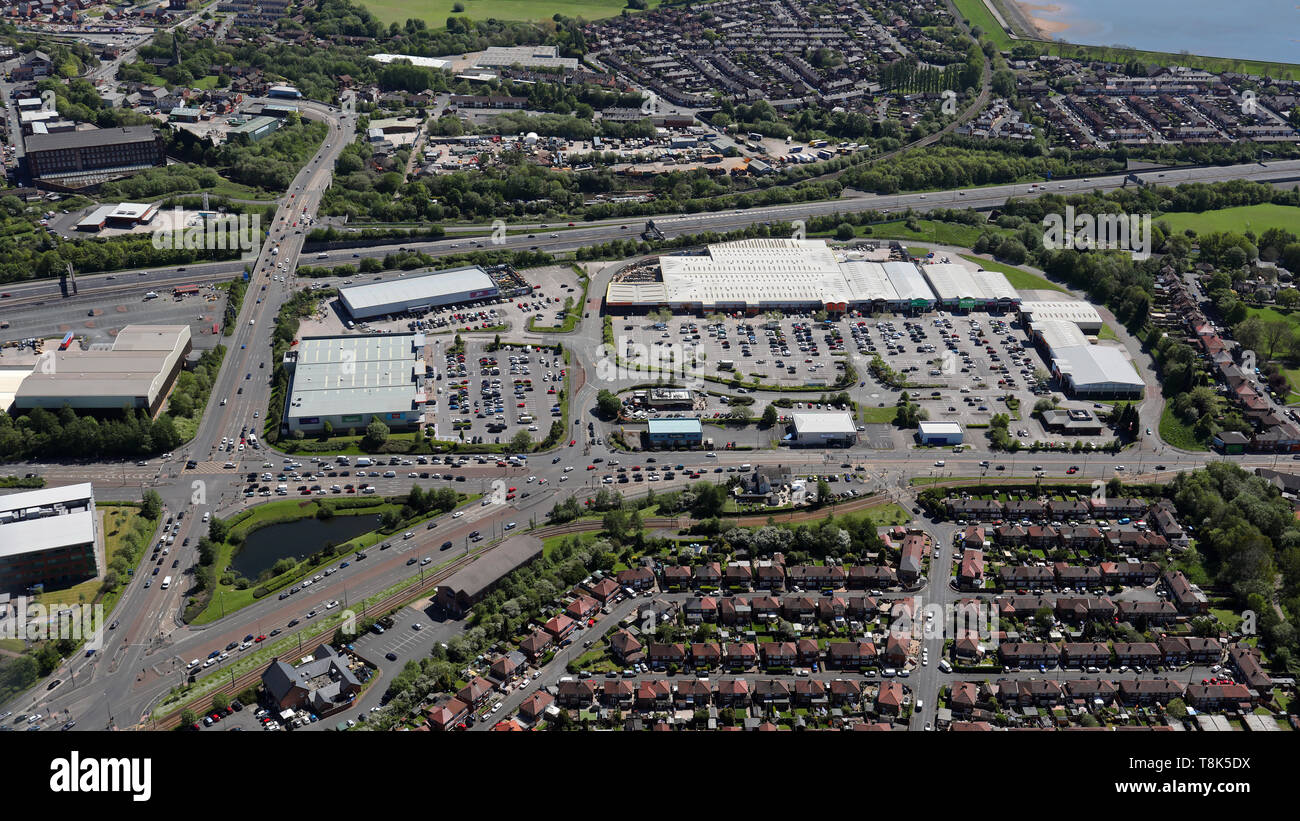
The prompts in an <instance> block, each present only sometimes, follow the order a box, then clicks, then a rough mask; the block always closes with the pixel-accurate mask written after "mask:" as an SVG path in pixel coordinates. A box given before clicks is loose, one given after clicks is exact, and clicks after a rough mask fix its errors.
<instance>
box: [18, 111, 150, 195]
mask: <svg viewBox="0 0 1300 821" xmlns="http://www.w3.org/2000/svg"><path fill="white" fill-rule="evenodd" d="M26 148H27V162H28V165H29V167H30V169H31V173H32V177H34V178H35V179H37V180H39V181H41V182H47V183H55V184H58V185H61V186H64V187H69V188H76V187H84V186H87V185H93V184H96V183H100V182H104V181H106V180H110V179H113V178H114V177H118V176H123V175H126V174H130V173H134V172H136V171H141V170H143V169H146V168H153V167H155V166H160V165H164V164H166V162H167V158H166V155H165V153H164V150H163V141H162V136H161V135H159V134H158V133H157V132H156V131H154V130H153V129H152V128H150V127H149V126H147V125H140V126H127V127H124V128H97V129H94V130H91V131H64V132H60V133H56V134H33V135H32V136H30V137H28V138H27V140H26Z"/></svg>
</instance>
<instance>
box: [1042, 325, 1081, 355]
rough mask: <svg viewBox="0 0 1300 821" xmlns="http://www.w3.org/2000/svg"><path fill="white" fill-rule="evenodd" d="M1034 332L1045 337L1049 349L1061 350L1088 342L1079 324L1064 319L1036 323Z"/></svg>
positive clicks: (1044, 340)
mask: <svg viewBox="0 0 1300 821" xmlns="http://www.w3.org/2000/svg"><path fill="white" fill-rule="evenodd" d="M1034 332H1035V333H1037V334H1038V335H1039V336H1041V337H1042V338H1043V343H1044V344H1046V345H1047V348H1048V350H1051V351H1059V350H1063V349H1065V348H1077V347H1080V346H1082V345H1087V344H1088V337H1086V336H1084V335H1083V331H1081V330H1079V326H1078V325H1076V324H1074V323H1073V322H1070V321H1068V320H1064V319H1048V320H1044V321H1042V322H1035V323H1034Z"/></svg>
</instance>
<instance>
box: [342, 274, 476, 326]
mask: <svg viewBox="0 0 1300 821" xmlns="http://www.w3.org/2000/svg"><path fill="white" fill-rule="evenodd" d="M500 293H501V292H500V290H499V289H498V288H497V284H496V282H495V281H494V280H493V279H492V277H491V276H489V275H488V273H487V271H484V270H483V269H482V268H480V267H479V266H477V265H469V266H466V267H463V268H447V269H444V270H441V271H430V272H428V273H425V274H420V275H417V276H407V277H402V278H401V279H394V280H392V281H390V282H375V283H372V284H370V285H353V286H352V287H349V288H340V289H339V301H340V302H341V303H342V304H343V307H344V308H346V309H347V311H348V313H349V314H351V316H352V318H353V319H371V318H374V317H380V316H391V315H393V314H400V313H405V312H407V311H424V310H427V309H429V308H432V307H435V306H439V305H456V304H460V303H465V302H473V301H475V300H480V299H492V298H495V297H497V296H499V295H500Z"/></svg>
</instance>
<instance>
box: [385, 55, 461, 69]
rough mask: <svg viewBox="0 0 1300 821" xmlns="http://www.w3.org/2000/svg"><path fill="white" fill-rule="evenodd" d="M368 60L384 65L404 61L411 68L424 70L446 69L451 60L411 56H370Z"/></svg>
mask: <svg viewBox="0 0 1300 821" xmlns="http://www.w3.org/2000/svg"><path fill="white" fill-rule="evenodd" d="M370 59H371V60H374V61H375V62H378V63H384V64H388V63H395V62H397V61H398V60H406V61H408V62H409V63H410V64H411V65H413V66H423V67H424V68H447V67H448V66H450V65H451V60H440V59H438V58H437V57H416V56H414V55H411V54H372V55H370Z"/></svg>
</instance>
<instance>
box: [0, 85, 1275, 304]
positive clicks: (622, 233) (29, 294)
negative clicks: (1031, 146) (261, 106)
mask: <svg viewBox="0 0 1300 821" xmlns="http://www.w3.org/2000/svg"><path fill="white" fill-rule="evenodd" d="M300 105H301V107H303V108H304V109H305V110H307V111H312V110H316V108H318V107H319V106H318V104H312V103H305V102H304V103H301V104H300ZM1137 174H1138V177H1139V178H1141V179H1142V180H1143V181H1144V182H1146V183H1150V184H1158V185H1168V186H1172V185H1179V184H1181V183H1189V182H1216V181H1221V180H1252V181H1255V182H1269V183H1285V182H1292V181H1295V180H1297V179H1300V160H1279V161H1277V162H1271V163H1268V164H1263V163H1243V164H1240V165H1228V166H1212V167H1206V168H1200V167H1197V168H1180V169H1167V170H1153V171H1141V172H1137ZM1127 178H1128V174H1127V173H1122V174H1106V175H1100V176H1096V177H1087V178H1077V179H1066V180H1056V181H1052V182H1049V183H1041V184H1038V185H1037V187H1036V188H1031V187H1030V184H1027V183H1016V184H1013V185H992V186H987V187H984V188H970V189H951V190H946V191H929V192H925V193H914V194H887V195H880V194H863V195H860V196H852V197H843V198H841V199H837V200H827V201H822V202H809V203H794V204H788V205H774V206H767V207H763V208H750V209H744V210H732V211H721V212H717V213H700V214H678V215H675V216H662V217H655V218H654V221H655V224H656V225H657V226H658V227H659V228H660V229H661V230H663V232H664V235H665V236H666V237H668V238H669V239H671V238H673V237H677V236H680V235H683V234H698V233H701V232H704V231H717V232H725V231H731V230H736V229H739V228H745V227H748V226H750V225H752V224H755V223H761V222H791V221H794V220H800V219H803V220H806V219H808V218H810V217H813V216H820V215H826V214H836V213H841V214H843V213H858V212H862V211H872V210H875V211H881V212H890V213H894V212H899V211H906V210H907V209H909V208H910V209H912V210H913V211H917V212H925V211H929V210H931V209H934V208H977V209H981V208H982V209H988V208H997V207H1000V206H1002V205H1003V204H1004V203H1005V202H1006V200H1007V199H1008V198H1010V197H1020V198H1033V197H1038V196H1042V195H1043V194H1047V193H1052V194H1074V193H1082V192H1086V191H1112V190H1115V189H1117V188H1122V187H1124V186H1125V185H1126V184H1131V183H1129V182H1128V179H1127ZM644 225H645V218H643V217H639V218H635V219H622V220H603V221H600V222H596V223H590V224H587V223H583V224H580V225H577V226H575V227H573V228H567V226H566V227H564V229H563V230H557V231H554V233H557V234H558V237H555V238H551V237H550V236H549V235H548V233H549V231H548V229H547V228H542V227H541V225H540V224H539V223H522V224H518V225H514V224H512V225H511V226H510V228H511V229H512V230H516V231H517V230H520V229H523V230H528V229H534V230H536V231H537V232H539V233H538V234H537V236H536V237H535V238H533V239H529V238H528V236H527V235H526V234H519V233H514V234H509V235H507V237H506V242H505V245H504V247H506V248H512V249H515V250H523V249H527V248H531V247H533V246H536V247H537V249H538V250H540V251H547V252H552V253H554V252H561V251H572V250H575V249H577V248H580V247H583V246H587V245H596V244H600V243H604V242H609V241H611V240H615V239H628V238H629V237H631V238H635V237H637V236H638V235H639V233H640V231H641V228H642V227H643V226H644ZM560 226H561V223H552V224H551V225H550V226H549V228H550V229H556V228H559V227H560ZM452 230H453V232H454V235H453V236H449V237H447V238H445V239H441V240H437V241H433V242H418V241H402V242H394V243H392V244H388V245H378V246H369V247H355V248H350V249H348V250H342V248H344V247H346V242H347V241H346V240H341V241H340V243H341V246H340V249H336V250H331V251H330V264H332V265H337V264H341V263H351V262H352V259H353V257H356V258H361V259H364V258H383V257H384V256H387V255H388V254H390V253H393V252H395V251H397V250H398V249H399V248H407V249H414V250H417V251H421V252H424V253H426V254H430V255H432V256H446V255H450V254H460V253H465V252H467V251H473V250H476V247H477V245H480V244H481V245H483V246H484V247H485V248H486V247H489V246H490V245H491V242H490V234H491V230H492V227H491V226H490V225H478V226H456V227H455V228H454V229H452ZM474 231H478V232H480V233H479V235H478V236H472V235H471V236H469V237H467V236H465V235H464V233H463V232H468V233H471V234H472V233H473V232H474ZM313 262H314V261H313ZM244 264H245V263H244V262H243V261H240V260H232V261H225V262H210V263H200V264H195V265H191V266H188V267H187V269H186V270H185V271H179V272H178V271H175V270H150V271H149V272H148V275H147V276H144V277H138V276H137V275H136V272H134V271H127V272H114V276H115V280H116V278H117V277H123V276H124V277H126V278H128V279H129V281H128V282H121V283H119V282H116V281H114V282H113V283H109V281H108V280H107V279H106V277H108V276H109V274H107V273H104V274H88V275H81V276H78V278H77V284H78V289H79V293H78V295H77V296H75V297H69V298H68V299H67V300H66V301H71V302H74V303H78V304H79V303H82V302H84V303H86V304H88V305H89V304H92V303H94V302H95V301H96V300H100V299H103V298H104V297H105V296H109V295H113V294H120V293H126V292H135V291H141V292H142V291H143V290H147V289H149V288H152V289H154V290H162V289H170V288H173V287H175V286H177V285H186V284H193V283H207V282H220V281H224V280H229V279H230V278H231V277H233V276H238V275H239V273H240V271H242V270H243V267H244ZM322 264H323V263H322ZM386 276H396V273H395V272H388V274H387V275H386ZM137 280H138V281H137ZM4 290H5V292H6V293H9V294H11V296H10V297H9V298H8V301H6V302H5V303H4V306H5V308H6V310H12V309H20V310H21V309H27V308H30V307H40V303H48V301H49V300H59V299H60V295H61V292H60V289H59V283H58V281H57V280H41V281H36V282H24V283H12V284H9V285H6V286H4ZM593 293H595V292H594V291H593Z"/></svg>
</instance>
